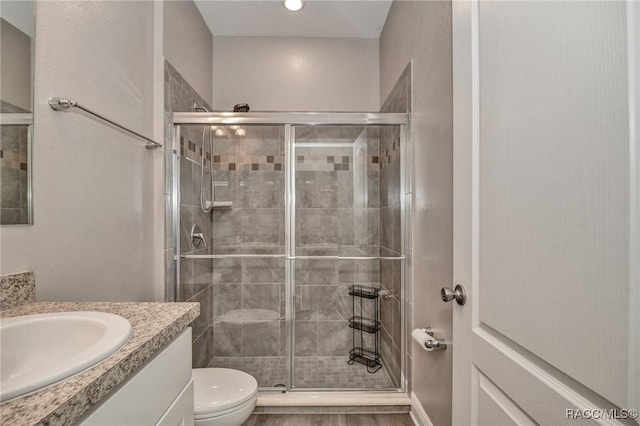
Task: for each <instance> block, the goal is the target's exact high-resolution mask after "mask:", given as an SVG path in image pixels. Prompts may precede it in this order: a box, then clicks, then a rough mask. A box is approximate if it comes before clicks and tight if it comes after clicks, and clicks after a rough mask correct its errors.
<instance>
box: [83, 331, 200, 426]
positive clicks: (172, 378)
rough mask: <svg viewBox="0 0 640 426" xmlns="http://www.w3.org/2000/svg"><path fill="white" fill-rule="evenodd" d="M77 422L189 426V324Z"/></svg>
mask: <svg viewBox="0 0 640 426" xmlns="http://www.w3.org/2000/svg"><path fill="white" fill-rule="evenodd" d="M79 424H81V425H101V426H104V425H114V426H116V425H117V426H120V425H180V426H192V425H193V382H192V380H191V327H187V328H186V329H185V330H184V331H182V332H181V333H180V334H179V335H178V336H177V337H175V338H174V339H173V340H172V341H171V342H169V343H168V344H167V345H166V346H165V347H164V348H163V349H161V350H160V351H159V352H158V353H157V354H155V355H154V356H153V357H152V358H151V359H150V360H149V361H147V363H146V364H144V365H143V366H142V367H141V368H140V369H139V370H138V371H137V372H135V373H134V374H133V375H132V376H131V377H130V378H128V379H127V380H126V381H125V382H123V383H122V384H120V386H119V387H117V388H116V389H115V390H114V391H113V392H112V393H111V394H110V395H109V396H107V397H106V398H105V399H104V400H103V401H101V402H100V403H98V404H97V406H96V408H94V409H93V410H92V411H91V412H89V413H88V414H87V415H86V416H85V417H84V419H83V420H81V421H80V422H79Z"/></svg>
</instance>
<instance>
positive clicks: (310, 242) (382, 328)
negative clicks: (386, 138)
mask: <svg viewBox="0 0 640 426" xmlns="http://www.w3.org/2000/svg"><path fill="white" fill-rule="evenodd" d="M380 131H381V128H380V127H378V126H293V128H292V133H293V135H292V140H293V141H294V147H293V148H294V149H293V152H292V155H293V158H292V159H291V161H290V164H292V168H293V170H294V172H293V178H292V180H293V184H292V186H293V188H292V190H293V192H294V194H295V206H294V212H293V214H292V217H293V218H294V220H293V222H294V225H293V226H292V229H293V232H294V234H295V238H294V243H293V244H292V245H293V247H292V249H291V251H292V253H293V257H294V258H295V260H294V262H293V268H292V269H293V270H294V273H293V274H292V275H293V277H292V281H293V283H292V285H293V294H294V303H293V305H294V307H293V309H294V312H293V324H292V325H293V329H294V332H293V336H292V338H293V342H292V347H293V352H294V353H293V357H294V359H293V382H292V388H295V389H360V390H362V389H395V388H397V387H398V384H399V383H400V377H399V372H400V351H399V350H398V351H396V352H397V353H394V354H392V355H389V356H387V357H386V358H387V359H383V358H385V357H384V356H383V352H384V351H383V341H384V342H386V348H387V352H388V353H389V354H391V353H392V346H393V345H392V344H391V339H390V338H389V336H390V334H391V333H394V332H395V331H394V330H390V329H393V322H394V319H395V318H396V317H397V324H398V325H400V324H401V310H400V303H399V300H400V291H399V289H398V290H397V291H396V290H394V292H393V293H391V292H389V296H395V297H396V299H395V301H394V300H393V299H391V298H389V299H388V300H387V299H385V301H384V302H382V300H381V298H380V297H378V295H379V291H380V290H381V289H384V287H383V285H382V279H383V274H385V277H384V278H385V279H387V280H389V281H392V280H393V279H392V278H390V276H389V272H390V267H391V266H392V265H395V266H396V267H397V270H398V271H400V269H401V267H400V262H401V260H400V259H399V258H400V256H401V255H400V252H401V250H400V247H397V253H396V252H393V253H392V252H387V248H386V247H385V246H383V244H382V241H383V239H384V236H382V235H381V229H385V230H387V231H395V232H397V235H400V216H399V215H398V216H397V219H398V222H397V223H396V224H395V225H397V226H386V227H385V228H382V227H381V223H382V215H383V214H385V213H388V212H387V211H384V212H383V208H382V205H381V195H382V194H381V189H382V188H383V184H388V183H390V182H391V181H392V180H393V179H392V178H391V176H388V179H387V181H385V182H383V181H382V179H381V177H382V171H381V168H380V163H381V158H383V156H381V138H380ZM398 150H399V145H398ZM398 166H399V164H398ZM398 171H399V168H398ZM385 176H386V175H385ZM397 184H398V190H399V189H400V186H399V174H398V182H397ZM387 186H388V185H387ZM385 188H386V187H385ZM385 195H386V194H385ZM398 205H399V203H398ZM398 211H399V209H398ZM387 222H389V221H387ZM390 224H391V222H389V223H388V225H390ZM398 242H399V241H398ZM382 256H389V257H390V259H389V260H384V261H383V260H381V259H380V257H382ZM396 257H397V258H398V259H396ZM382 262H384V267H383V263H382ZM400 282H401V274H398V276H397V284H398V286H399V287H401V286H400ZM387 286H388V287H391V286H390V285H387ZM363 293H367V294H369V295H370V297H368V296H366V295H365V296H364V297H363ZM385 294H386V293H385ZM397 334H398V335H397V337H398V345H397V346H398V347H400V346H401V345H400V343H399V342H400V340H399V339H400V332H398V333H397ZM385 338H386V340H385ZM390 358H393V359H394V360H395V359H397V360H398V363H397V364H398V365H397V368H395V367H394V366H393V365H391V364H392V363H391V362H390Z"/></svg>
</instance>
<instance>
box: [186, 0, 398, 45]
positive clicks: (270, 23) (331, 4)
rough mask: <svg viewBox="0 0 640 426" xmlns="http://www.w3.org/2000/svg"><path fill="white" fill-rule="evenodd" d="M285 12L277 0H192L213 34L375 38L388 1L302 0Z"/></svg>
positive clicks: (381, 24) (385, 12)
mask: <svg viewBox="0 0 640 426" xmlns="http://www.w3.org/2000/svg"><path fill="white" fill-rule="evenodd" d="M303 1H304V3H305V5H304V7H303V8H302V10H300V11H298V12H289V11H288V10H286V9H285V8H284V7H283V6H282V2H281V1H280V0H261V1H253V0H231V1H228V0H226V1H223V0H213V1H212V0H195V3H196V6H197V7H198V9H199V10H200V14H202V17H203V18H204V20H205V22H206V23H207V25H208V26H209V30H211V33H212V34H213V35H214V36H272V37H348V38H351V37H353V38H378V37H380V33H381V32H382V28H383V26H384V22H385V20H386V19H387V14H388V13H389V8H390V7H391V3H392V0H366V1H365V0H341V1H335V0H306V1H305V0H303Z"/></svg>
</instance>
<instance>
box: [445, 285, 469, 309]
mask: <svg viewBox="0 0 640 426" xmlns="http://www.w3.org/2000/svg"><path fill="white" fill-rule="evenodd" d="M440 298H441V299H442V301H443V302H451V301H452V300H453V299H455V300H456V303H458V305H460V306H462V305H464V304H465V303H466V302H467V292H466V291H464V287H462V286H461V285H460V284H458V285H456V287H455V288H454V289H453V290H451V289H450V288H447V287H443V288H442V290H440Z"/></svg>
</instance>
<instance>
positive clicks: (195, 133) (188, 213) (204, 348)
mask: <svg viewBox="0 0 640 426" xmlns="http://www.w3.org/2000/svg"><path fill="white" fill-rule="evenodd" d="M164 85H165V86H164V93H165V102H164V105H165V123H166V128H165V143H164V147H165V176H166V181H165V290H166V292H165V294H166V295H167V300H168V301H188V302H200V316H199V317H198V318H197V319H196V320H195V321H194V323H193V367H194V368H199V367H206V366H207V365H208V364H209V362H210V361H211V358H212V356H213V318H212V304H213V262H212V261H211V259H197V260H193V259H183V260H182V261H181V262H180V283H181V286H180V294H177V295H176V294H175V293H174V292H175V280H174V274H175V269H174V268H175V262H174V261H173V256H174V255H175V254H176V247H174V246H173V245H174V241H175V238H174V229H173V214H174V212H173V209H172V204H171V201H172V194H173V186H172V181H171V179H172V176H173V154H172V144H173V141H172V129H171V126H170V123H171V117H170V114H171V113H173V112H191V111H193V104H194V103H197V104H198V105H199V106H205V107H206V108H207V109H209V110H210V109H211V107H210V106H209V105H207V104H206V102H205V101H204V100H203V99H202V98H201V97H200V96H199V95H198V94H197V93H196V92H195V90H194V89H193V88H192V87H191V86H190V85H189V83H188V82H187V81H186V80H184V79H183V78H182V76H181V75H180V73H178V71H176V69H175V68H174V67H173V66H172V65H171V64H170V63H169V62H167V61H165V79H164ZM202 131H203V127H202V126H200V127H195V126H193V127H189V126H182V128H181V135H180V141H179V149H180V212H179V214H180V226H181V229H180V249H181V252H182V253H187V252H190V253H193V254H202V253H206V249H205V248H204V247H194V246H193V245H192V242H191V241H190V232H191V226H192V225H193V224H198V225H199V226H200V228H201V229H202V232H203V233H204V235H205V237H206V239H207V245H208V246H210V245H211V242H212V240H211V235H212V233H211V214H210V213H204V212H203V211H202V210H201V208H200V172H201V170H202V167H201V160H202V156H203V155H204V157H205V175H204V182H207V181H208V180H210V177H208V175H207V173H208V169H209V161H210V160H211V153H210V152H208V151H207V150H205V151H204V152H202V150H201V149H202ZM207 131H208V129H207ZM208 189H209V186H206V184H205V190H207V191H208ZM205 194H208V192H206V193H205ZM209 198H210V197H209Z"/></svg>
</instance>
